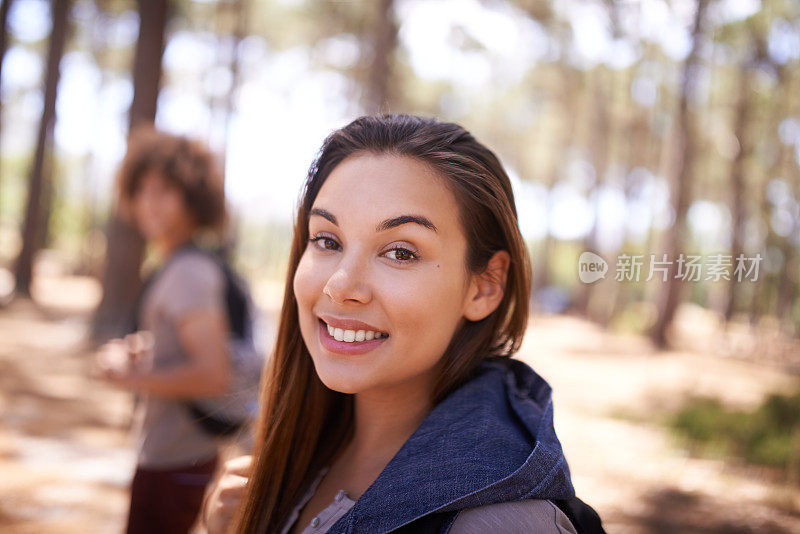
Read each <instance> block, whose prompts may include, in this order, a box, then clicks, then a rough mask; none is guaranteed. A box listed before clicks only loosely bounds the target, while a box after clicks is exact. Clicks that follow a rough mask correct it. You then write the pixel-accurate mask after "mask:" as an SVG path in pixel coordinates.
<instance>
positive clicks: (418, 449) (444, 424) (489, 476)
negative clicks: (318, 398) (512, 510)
mask: <svg viewBox="0 0 800 534" xmlns="http://www.w3.org/2000/svg"><path fill="white" fill-rule="evenodd" d="M551 392H552V390H551V388H550V386H549V384H548V383H547V382H546V381H545V380H544V379H543V378H542V377H540V376H539V375H538V374H537V373H536V372H535V371H534V370H533V369H531V368H530V367H529V366H528V365H527V364H525V363H523V362H521V361H519V360H514V359H511V358H503V359H493V360H491V361H489V360H487V361H484V362H482V363H481V364H480V366H479V368H478V370H477V372H476V375H475V376H474V377H473V378H472V379H471V380H469V381H468V382H466V383H465V384H463V385H462V386H461V387H459V388H458V389H456V390H455V391H453V392H452V393H451V394H450V395H448V396H447V397H446V398H445V399H444V400H443V401H441V402H440V403H439V404H438V405H436V407H434V409H433V410H432V411H431V413H430V414H428V416H427V417H426V418H425V420H424V421H423V422H422V423H421V424H420V426H419V427H418V428H417V430H416V431H415V432H414V434H412V435H411V437H410V438H409V439H408V440H407V441H406V442H405V443H404V444H403V446H402V447H401V449H400V450H399V451H398V452H397V454H396V455H395V456H394V457H393V458H392V459H391V461H390V462H389V463H388V464H387V465H386V467H385V468H384V469H383V471H382V472H381V473H380V475H379V476H378V478H377V479H376V480H375V481H374V482H373V483H372V485H370V487H369V488H367V490H366V491H365V492H364V493H363V494H362V495H361V497H359V499H358V500H357V501H356V503H355V504H354V505H353V507H352V508H351V509H350V510H349V511H348V512H347V513H346V514H345V515H344V516H342V517H341V518H340V519H339V520H338V521H337V522H336V523H335V524H334V525H333V526H332V527H331V529H330V530H329V532H330V533H331V534H334V533H344V532H347V533H351V532H389V531H392V530H395V529H398V528H400V527H402V526H404V525H408V524H409V523H411V522H412V521H416V520H418V519H420V518H422V517H424V516H428V515H430V514H439V513H443V512H454V511H457V510H461V509H465V508H474V507H477V506H484V505H488V504H494V503H500V502H509V501H518V500H521V499H568V498H570V497H572V496H574V495H575V491H574V489H573V487H572V482H571V480H570V472H569V467H568V466H567V461H566V458H565V457H564V454H563V452H562V450H561V443H560V442H559V441H558V438H557V437H556V433H555V429H554V428H553V402H552V397H551Z"/></svg>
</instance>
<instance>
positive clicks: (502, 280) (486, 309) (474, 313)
mask: <svg viewBox="0 0 800 534" xmlns="http://www.w3.org/2000/svg"><path fill="white" fill-rule="evenodd" d="M510 263H511V257H510V256H509V255H508V252H506V251H505V250H498V251H497V252H495V253H494V255H493V256H492V257H491V259H489V263H488V264H487V265H486V270H485V271H483V272H482V273H480V274H474V275H472V280H471V281H470V286H469V292H468V293H467V299H468V300H467V303H466V307H465V309H464V317H465V318H466V319H468V320H470V321H480V320H481V319H483V318H485V317H487V316H488V315H489V314H491V313H492V312H493V311H494V310H496V309H497V307H498V306H499V305H500V301H502V300H503V295H504V294H505V291H506V278H507V276H508V266H509V264H510Z"/></svg>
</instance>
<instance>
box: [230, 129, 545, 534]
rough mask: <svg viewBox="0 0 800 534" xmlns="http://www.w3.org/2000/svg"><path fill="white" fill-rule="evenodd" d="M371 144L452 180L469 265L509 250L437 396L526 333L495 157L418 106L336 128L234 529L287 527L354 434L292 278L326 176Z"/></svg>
mask: <svg viewBox="0 0 800 534" xmlns="http://www.w3.org/2000/svg"><path fill="white" fill-rule="evenodd" d="M363 152H369V153H374V154H393V155H398V156H405V157H411V158H415V159H417V160H419V161H421V162H423V163H425V164H427V165H429V166H430V167H431V168H433V169H434V170H435V171H436V172H437V173H438V174H439V175H441V176H442V177H444V178H445V179H446V180H445V183H447V184H448V186H449V187H450V189H451V191H452V192H453V194H454V195H455V197H456V201H457V203H458V205H459V210H460V223H461V226H462V229H463V231H464V233H465V236H466V238H467V243H468V245H467V246H468V250H467V257H466V258H465V267H466V269H467V271H468V272H470V273H481V272H483V271H484V270H485V269H486V267H487V264H488V261H489V259H490V258H491V257H492V255H493V254H494V253H495V252H497V251H500V250H505V251H507V252H508V253H509V256H510V257H511V262H510V265H509V270H508V274H507V278H506V288H505V292H504V296H503V299H502V301H501V303H500V305H499V306H498V307H497V309H496V310H495V311H494V312H492V313H491V314H490V315H489V316H487V317H486V318H484V319H483V320H480V321H475V322H470V321H466V322H464V324H463V326H462V327H461V328H460V329H459V330H458V331H457V332H455V334H454V335H453V338H452V340H451V342H450V345H449V347H448V349H447V350H446V351H445V353H444V355H443V358H444V361H443V366H442V367H443V371H442V374H441V376H440V377H439V380H438V382H437V384H436V386H435V388H434V391H433V399H432V400H433V402H434V404H435V403H438V402H439V401H441V400H442V399H443V398H444V397H445V396H447V394H448V393H450V392H451V391H453V390H454V389H455V388H456V387H458V386H459V385H460V384H462V383H463V382H464V381H466V380H467V379H468V378H469V377H470V375H471V373H472V371H474V370H475V368H476V367H477V365H478V363H479V362H480V361H481V360H483V359H486V358H491V357H507V356H509V355H510V354H512V353H514V352H516V351H517V350H518V349H519V345H520V343H521V342H522V336H523V333H524V331H525V326H526V323H527V319H528V295H529V291H530V260H529V258H528V254H527V250H526V248H525V243H524V241H523V239H522V236H521V235H520V231H519V225H518V223H517V213H516V208H515V206H514V195H513V193H512V189H511V182H510V180H509V178H508V175H507V174H506V172H505V171H504V170H503V167H502V165H501V164H500V161H499V160H498V159H497V157H496V156H495V155H494V154H493V153H492V152H491V151H490V150H489V149H488V148H486V147H485V146H483V145H482V144H481V143H479V142H478V141H477V140H475V138H474V137H473V136H472V135H471V134H470V133H469V132H467V131H466V130H465V129H464V128H462V127H461V126H458V125H457V124H452V123H446V122H439V121H437V120H435V119H428V118H421V117H415V116H410V115H384V116H381V117H373V116H367V117H361V118H359V119H356V120H355V121H353V122H351V123H350V124H348V125H347V126H345V127H343V128H341V129H339V130H336V131H334V132H333V133H332V134H330V135H329V136H328V137H327V139H325V142H324V143H323V145H322V148H321V150H320V152H319V154H318V155H317V157H316V159H315V160H314V163H313V164H312V165H311V168H310V169H309V172H308V177H307V180H306V183H305V187H304V189H303V193H302V196H301V198H300V204H299V208H298V213H297V219H296V221H295V227H294V240H293V242H292V249H291V255H290V259H289V269H288V272H287V275H286V287H285V292H284V297H283V308H282V310H281V317H280V325H279V327H278V335H277V340H276V344H275V352H274V354H273V357H272V358H271V360H270V362H269V363H268V364H267V365H266V366H265V369H264V375H263V377H262V391H261V413H260V415H259V419H258V430H257V435H256V441H255V443H256V445H255V450H254V451H253V454H254V461H253V470H252V473H251V476H250V479H249V483H248V486H247V490H246V492H245V497H244V499H243V501H242V503H241V506H240V508H239V511H238V514H237V517H236V518H235V521H234V525H235V526H234V528H235V531H236V532H248V533H249V532H274V531H276V530H277V529H279V528H280V527H281V525H282V524H283V523H284V522H285V521H286V520H287V518H288V516H289V514H290V512H291V509H292V507H293V506H294V504H295V503H296V502H297V500H298V499H299V498H300V495H301V494H302V492H303V490H304V489H305V488H306V486H307V485H308V484H309V483H310V481H311V479H312V478H313V477H314V476H315V474H316V473H317V471H318V470H319V469H320V468H322V467H323V466H324V465H326V464H327V462H329V461H330V460H331V459H332V458H333V457H334V455H335V454H336V452H337V451H338V450H339V449H340V448H341V447H342V446H343V445H344V444H345V443H346V442H347V440H348V439H349V438H350V437H351V436H352V427H353V424H352V423H353V396H352V395H349V394H343V393H339V392H336V391H333V390H331V389H329V388H327V387H326V386H325V385H324V384H323V383H322V381H321V380H320V379H319V377H318V376H317V374H316V372H315V370H314V366H313V362H312V360H311V356H310V354H309V352H308V349H307V348H306V346H305V344H304V342H303V338H302V337H301V334H300V325H299V322H298V314H297V313H298V310H297V300H296V298H295V295H294V291H293V288H292V286H293V285H292V282H293V279H294V275H295V271H296V270H297V266H298V263H299V262H300V258H301V256H302V255H303V252H304V251H305V249H306V246H307V242H308V237H309V235H308V219H309V212H310V211H311V208H312V206H313V204H314V200H315V199H316V197H317V194H318V193H319V190H320V188H321V187H322V184H323V183H324V182H325V180H326V178H327V177H328V176H329V175H330V173H331V171H332V170H333V169H334V168H335V167H336V166H337V165H338V164H339V163H341V162H342V161H343V160H344V159H345V158H347V157H348V156H351V155H353V154H356V153H363ZM323 436H324V437H325V439H321V438H322V437H323Z"/></svg>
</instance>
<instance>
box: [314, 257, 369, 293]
mask: <svg viewBox="0 0 800 534" xmlns="http://www.w3.org/2000/svg"><path fill="white" fill-rule="evenodd" d="M366 271H367V269H366V266H365V265H364V260H363V259H359V258H356V257H350V258H348V257H342V259H341V260H340V261H339V264H338V265H337V267H336V270H335V271H334V272H333V274H332V275H331V276H330V278H328V281H327V283H326V284H325V287H324V288H323V289H322V292H323V293H324V294H326V295H328V297H330V299H331V300H333V301H334V302H336V303H337V304H343V303H345V302H348V301H350V302H360V303H362V304H366V303H367V302H369V301H370V299H371V298H372V292H371V291H370V289H369V285H368V282H367V277H366Z"/></svg>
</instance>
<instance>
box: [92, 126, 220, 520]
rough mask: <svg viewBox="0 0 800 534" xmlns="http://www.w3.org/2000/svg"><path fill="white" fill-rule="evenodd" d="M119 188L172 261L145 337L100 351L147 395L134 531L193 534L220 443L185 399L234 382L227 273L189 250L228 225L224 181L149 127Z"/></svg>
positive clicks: (156, 288)
mask: <svg viewBox="0 0 800 534" xmlns="http://www.w3.org/2000/svg"><path fill="white" fill-rule="evenodd" d="M117 185H118V187H119V205H120V208H121V212H122V213H123V215H125V216H126V217H127V218H128V219H129V220H130V221H131V222H132V223H133V224H134V225H135V227H136V228H137V229H138V230H139V231H140V232H141V234H142V235H143V236H144V238H145V240H146V241H147V243H148V245H149V246H151V247H152V248H154V249H155V251H156V252H157V253H158V254H159V256H160V257H161V259H162V260H163V263H164V266H163V267H162V269H161V270H160V272H159V274H158V277H157V278H155V279H154V280H153V282H152V283H151V284H149V285H148V286H147V289H146V290H145V292H144V294H143V297H142V299H141V305H140V309H139V311H140V313H139V317H138V321H137V322H138V324H139V327H140V328H142V331H141V332H138V333H136V334H132V335H131V336H129V337H128V338H126V340H119V339H117V340H112V341H111V342H110V343H108V344H106V345H105V346H103V347H102V348H101V349H100V351H99V354H98V363H99V367H100V369H101V371H102V377H103V378H104V379H105V380H107V381H108V382H110V383H111V384H113V385H115V386H117V387H120V388H124V389H127V390H130V391H133V392H136V393H137V394H139V403H138V407H137V414H136V417H135V420H136V426H137V428H138V432H137V435H138V457H137V467H136V472H135V474H134V477H133V482H132V486H131V504H130V512H129V517H128V525H127V532H129V533H138V532H142V533H145V532H146V533H150V532H159V533H185V532H188V531H189V529H190V528H191V526H192V524H193V523H194V522H195V520H196V517H197V513H198V510H199V508H200V505H201V504H202V499H203V495H204V491H205V488H206V485H207V484H208V482H209V481H210V479H211V477H212V474H213V472H214V469H215V466H216V463H217V450H218V448H219V445H220V443H219V440H217V439H215V438H214V437H213V436H211V435H209V434H207V433H206V432H204V431H203V429H202V428H201V427H200V425H199V424H198V423H197V421H196V420H194V419H195V417H194V416H193V415H192V414H191V413H190V411H189V409H188V408H187V404H186V401H187V400H191V399H200V398H208V397H214V396H218V395H220V394H221V393H223V392H225V391H226V390H227V387H228V383H229V381H230V375H231V369H230V362H229V358H228V354H227V348H226V343H227V339H228V324H227V317H226V315H225V308H224V279H223V273H222V270H221V268H220V266H219V265H218V264H217V263H216V262H215V260H214V259H213V258H211V257H210V256H209V255H208V254H206V253H202V252H200V251H198V250H197V249H195V248H192V247H189V246H187V245H190V244H191V243H192V240H193V238H194V237H196V234H197V233H198V232H199V231H200V230H203V229H207V228H217V227H219V225H220V224H221V223H222V222H223V219H224V217H225V202H224V195H223V188H222V176H221V174H220V173H219V172H218V168H217V164H216V162H215V160H214V158H213V157H212V155H211V154H210V153H209V151H208V150H207V149H206V148H205V147H203V146H202V145H200V144H199V143H195V142H192V141H190V140H188V139H185V138H182V137H176V136H172V135H168V134H165V133H160V132H157V131H155V130H153V129H151V128H144V129H139V130H137V131H136V132H135V133H134V134H133V135H132V136H131V139H130V142H129V147H128V153H127V154H126V156H125V159H124V161H123V163H122V165H121V168H120V172H119V175H118V184H117ZM143 340H145V341H144V342H143ZM146 340H149V342H148V341H146Z"/></svg>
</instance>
